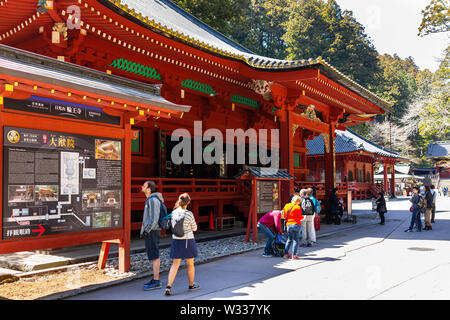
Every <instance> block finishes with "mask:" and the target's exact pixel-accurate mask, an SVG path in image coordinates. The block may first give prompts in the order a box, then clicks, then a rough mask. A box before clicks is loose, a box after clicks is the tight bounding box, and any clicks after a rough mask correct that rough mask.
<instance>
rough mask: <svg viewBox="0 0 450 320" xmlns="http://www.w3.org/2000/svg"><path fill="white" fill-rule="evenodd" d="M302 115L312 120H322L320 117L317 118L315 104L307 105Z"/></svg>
mask: <svg viewBox="0 0 450 320" xmlns="http://www.w3.org/2000/svg"><path fill="white" fill-rule="evenodd" d="M300 115H301V116H304V117H306V118H308V119H311V120H319V121H320V119H319V118H317V115H316V110H315V106H314V105H313V104H310V105H309V106H307V107H306V109H305V111H304V112H302V113H301V114H300Z"/></svg>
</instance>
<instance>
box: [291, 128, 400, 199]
mask: <svg viewBox="0 0 450 320" xmlns="http://www.w3.org/2000/svg"><path fill="white" fill-rule="evenodd" d="M306 146H307V148H308V155H307V158H308V168H309V174H308V176H307V177H306V180H307V182H306V183H302V184H300V185H308V184H309V185H315V186H316V188H317V189H318V190H319V191H320V190H323V185H324V182H325V170H324V167H325V160H324V156H323V155H324V152H325V150H324V148H325V145H324V141H323V137H322V136H318V137H315V138H314V139H312V140H308V141H307V142H306ZM335 152H336V186H337V188H338V192H339V193H340V196H341V197H344V196H345V195H346V194H347V191H349V190H350V191H352V198H353V199H357V200H360V199H370V198H372V197H376V196H377V194H378V193H379V192H380V191H383V192H385V193H387V194H391V195H394V194H395V179H396V177H395V171H394V170H392V168H393V167H394V166H395V164H396V163H398V162H406V161H408V159H406V158H404V157H402V156H400V155H399V154H397V153H395V152H392V151H389V150H386V149H384V148H382V147H380V146H378V145H377V144H375V143H373V142H371V141H369V140H367V139H365V138H363V137H361V136H360V135H358V134H357V133H355V132H353V131H351V130H350V129H347V130H346V131H341V130H336V138H335ZM376 164H378V165H381V166H383V173H382V174H383V181H382V184H378V183H376V181H375V179H374V178H375V174H376V172H375V171H374V170H375V165H376ZM388 174H389V177H388ZM389 182H390V183H389ZM322 194H323V192H322V193H320V192H319V196H320V195H322ZM344 199H345V197H344Z"/></svg>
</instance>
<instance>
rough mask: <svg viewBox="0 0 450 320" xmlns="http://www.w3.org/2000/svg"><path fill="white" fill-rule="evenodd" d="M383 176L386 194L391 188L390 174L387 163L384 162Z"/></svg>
mask: <svg viewBox="0 0 450 320" xmlns="http://www.w3.org/2000/svg"><path fill="white" fill-rule="evenodd" d="M383 175H384V176H383V178H384V181H383V182H384V185H383V187H384V193H385V194H386V193H387V192H388V190H389V188H388V175H387V163H384V164H383Z"/></svg>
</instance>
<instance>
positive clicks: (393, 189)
mask: <svg viewBox="0 0 450 320" xmlns="http://www.w3.org/2000/svg"><path fill="white" fill-rule="evenodd" d="M391 198H395V163H393V164H392V166H391Z"/></svg>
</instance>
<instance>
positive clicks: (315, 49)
mask: <svg viewBox="0 0 450 320" xmlns="http://www.w3.org/2000/svg"><path fill="white" fill-rule="evenodd" d="M290 11H291V14H290V17H289V20H288V21H287V22H286V23H285V24H284V26H285V28H286V33H285V34H284V36H283V39H284V41H285V42H286V44H287V45H288V47H287V53H288V55H287V59H305V58H306V59H307V58H316V57H319V56H321V57H323V58H324V59H325V60H326V61H328V62H329V63H330V64H331V65H333V66H334V67H336V68H337V69H338V70H339V71H341V72H342V73H344V74H345V75H347V76H349V77H351V78H353V79H354V80H355V81H356V82H358V83H360V84H361V85H363V86H366V87H367V86H369V85H370V84H372V83H373V74H374V73H376V72H377V71H378V59H377V56H378V53H377V51H376V49H375V48H374V46H373V44H372V43H371V41H370V39H369V37H368V36H367V35H366V34H365V30H364V27H363V26H362V25H361V24H360V23H359V22H358V21H356V19H355V18H354V17H353V13H352V12H351V11H347V10H345V11H342V10H341V9H340V7H339V5H338V4H337V3H336V1H335V0H328V1H327V2H325V1H323V0H299V1H294V2H293V4H292V7H291V10H290Z"/></svg>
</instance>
